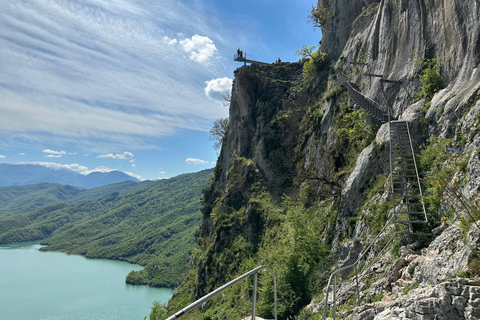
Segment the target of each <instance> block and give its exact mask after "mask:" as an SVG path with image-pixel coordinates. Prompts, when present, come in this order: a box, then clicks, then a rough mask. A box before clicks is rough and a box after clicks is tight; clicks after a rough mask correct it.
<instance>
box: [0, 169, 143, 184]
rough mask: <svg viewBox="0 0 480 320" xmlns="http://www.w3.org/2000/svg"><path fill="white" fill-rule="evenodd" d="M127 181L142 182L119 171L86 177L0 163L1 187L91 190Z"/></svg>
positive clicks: (78, 174) (98, 173)
mask: <svg viewBox="0 0 480 320" xmlns="http://www.w3.org/2000/svg"><path fill="white" fill-rule="evenodd" d="M127 180H130V181H136V182H139V181H140V180H139V179H137V178H135V177H132V176H130V175H128V174H126V173H124V172H121V171H118V170H113V171H110V172H91V173H89V174H87V175H84V174H81V173H79V172H76V171H73V170H70V169H67V168H51V167H47V166H44V165H41V164H30V163H24V164H22V163H19V164H12V163H0V187H6V186H15V185H28V184H37V183H42V182H48V183H59V184H63V185H71V186H74V187H79V188H86V189H90V188H95V187H100V186H104V185H108V184H112V183H116V182H122V181H127Z"/></svg>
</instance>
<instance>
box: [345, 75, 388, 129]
mask: <svg viewBox="0 0 480 320" xmlns="http://www.w3.org/2000/svg"><path fill="white" fill-rule="evenodd" d="M341 86H342V87H345V88H346V89H347V93H348V96H349V97H350V99H352V101H353V102H354V103H355V104H356V105H357V106H359V107H360V108H362V109H363V110H365V112H366V113H368V114H369V115H370V116H371V117H372V118H374V119H375V120H377V121H379V122H381V123H386V122H388V121H389V120H390V119H391V115H390V118H389V112H388V111H387V110H385V108H383V107H382V106H381V105H380V104H379V103H378V102H376V101H375V100H372V99H370V98H368V97H366V96H364V95H363V94H361V93H360V88H359V87H358V86H357V85H356V84H355V83H352V82H343V83H342V84H341Z"/></svg>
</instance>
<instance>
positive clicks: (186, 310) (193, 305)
mask: <svg viewBox="0 0 480 320" xmlns="http://www.w3.org/2000/svg"><path fill="white" fill-rule="evenodd" d="M262 269H267V270H269V271H270V273H271V274H272V277H273V290H274V304H275V306H274V307H275V320H277V279H276V277H275V272H274V271H273V269H272V268H270V267H267V266H258V267H256V268H255V269H252V270H250V271H248V272H246V273H244V274H243V275H241V276H239V277H237V278H235V279H233V280H232V281H230V282H228V283H227V284H224V285H223V286H221V287H220V288H218V289H216V290H214V291H212V292H210V293H209V294H207V295H205V296H203V297H202V298H200V299H198V300H196V301H194V302H192V303H191V304H189V305H188V306H186V307H185V308H183V309H182V310H180V311H178V312H177V313H175V314H174V315H172V316H170V317H168V318H167V320H174V319H178V318H180V317H181V316H183V315H185V314H187V313H189V312H190V311H192V310H193V309H195V308H196V307H198V306H200V305H201V304H202V303H204V302H207V301H208V300H210V299H212V298H213V297H215V296H216V295H218V294H220V293H222V292H223V291H225V290H226V289H228V288H230V287H232V286H233V285H235V284H237V283H239V282H240V281H242V280H244V279H246V278H248V277H250V276H251V275H256V274H257V273H258V272H259V271H260V270H262ZM253 294H254V295H256V294H257V293H256V291H255V292H253ZM254 311H255V310H254ZM254 317H255V314H252V319H254Z"/></svg>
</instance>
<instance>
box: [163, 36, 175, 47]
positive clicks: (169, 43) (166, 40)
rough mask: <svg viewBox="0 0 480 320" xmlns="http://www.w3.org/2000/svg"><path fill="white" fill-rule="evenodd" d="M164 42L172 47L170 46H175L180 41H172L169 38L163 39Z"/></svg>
mask: <svg viewBox="0 0 480 320" xmlns="http://www.w3.org/2000/svg"><path fill="white" fill-rule="evenodd" d="M163 41H165V43H166V44H168V45H170V46H173V45H175V44H177V42H178V40H177V39H174V38H173V39H171V38H169V37H167V36H165V37H163Z"/></svg>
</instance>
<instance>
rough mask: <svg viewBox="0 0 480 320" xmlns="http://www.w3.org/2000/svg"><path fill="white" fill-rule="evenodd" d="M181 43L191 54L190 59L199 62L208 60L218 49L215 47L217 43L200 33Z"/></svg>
mask: <svg viewBox="0 0 480 320" xmlns="http://www.w3.org/2000/svg"><path fill="white" fill-rule="evenodd" d="M180 44H181V45H182V47H183V50H185V52H187V53H189V54H190V59H191V60H193V61H195V62H199V63H206V62H208V60H209V59H210V58H211V57H212V56H213V55H214V54H215V52H216V51H217V47H215V44H214V43H213V41H212V40H210V38H208V37H202V36H199V35H198V34H196V35H194V36H193V37H191V38H190V39H188V38H187V39H184V40H181V41H180Z"/></svg>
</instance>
